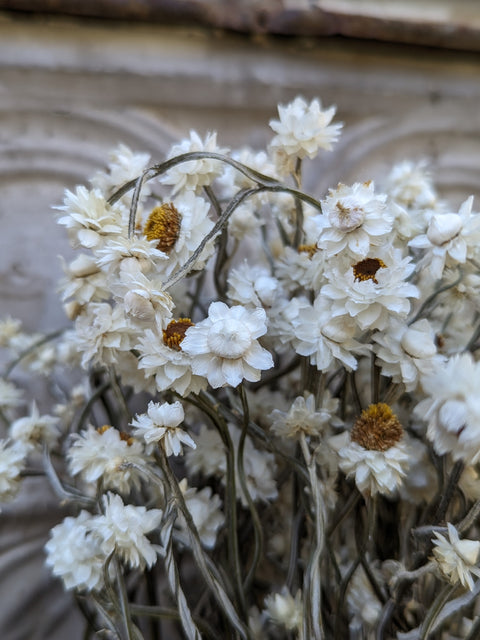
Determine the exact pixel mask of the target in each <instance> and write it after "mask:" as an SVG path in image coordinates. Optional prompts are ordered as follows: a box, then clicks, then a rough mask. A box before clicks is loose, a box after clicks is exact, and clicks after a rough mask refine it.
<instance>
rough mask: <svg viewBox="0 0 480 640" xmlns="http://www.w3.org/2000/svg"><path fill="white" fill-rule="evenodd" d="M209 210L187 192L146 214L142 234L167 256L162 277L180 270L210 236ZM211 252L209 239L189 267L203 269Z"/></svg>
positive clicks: (202, 202)
mask: <svg viewBox="0 0 480 640" xmlns="http://www.w3.org/2000/svg"><path fill="white" fill-rule="evenodd" d="M209 211H210V204H209V203H208V202H207V201H206V200H205V199H204V198H200V197H198V196H196V195H195V194H194V193H193V192H192V191H187V192H185V193H183V194H182V195H180V196H178V197H177V198H175V201H174V202H165V203H163V204H161V205H160V206H158V207H155V208H154V209H153V211H152V212H151V213H150V215H149V217H148V219H147V221H146V222H145V226H144V228H143V234H144V235H145V237H146V238H147V239H148V240H150V241H156V242H157V245H156V246H157V249H159V250H161V251H162V252H163V253H165V254H166V256H167V260H166V261H165V262H164V263H162V265H161V270H162V275H163V276H164V277H167V276H170V275H171V274H172V273H174V272H175V271H177V270H178V269H180V267H182V266H183V265H184V264H185V263H186V262H187V261H188V259H189V258H190V257H191V256H192V254H193V253H194V251H195V250H196V249H197V248H198V246H199V244H200V242H201V241H202V240H203V239H204V237H205V236H206V235H208V233H210V231H211V230H212V228H213V226H214V223H213V220H211V219H210V218H209V216H208V213H209ZM213 252H214V241H213V238H212V240H211V241H210V242H208V243H207V245H206V246H205V248H204V250H203V251H202V253H201V255H200V256H199V257H198V258H197V260H196V261H195V263H194V264H193V265H192V266H191V268H192V269H194V268H195V269H201V268H203V267H204V265H205V263H206V261H207V260H208V258H209V257H210V256H211V255H212V254H213Z"/></svg>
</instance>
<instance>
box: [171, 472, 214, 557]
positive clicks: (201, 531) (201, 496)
mask: <svg viewBox="0 0 480 640" xmlns="http://www.w3.org/2000/svg"><path fill="white" fill-rule="evenodd" d="M179 484H180V489H181V490H182V493H183V497H184V499H185V504H186V506H187V509H188V510H189V511H190V515H191V516H192V519H193V522H194V524H195V526H196V528H197V531H198V535H199V536H200V540H201V541H202V544H203V546H204V547H206V548H207V549H213V548H214V546H215V542H216V540H217V531H218V529H219V528H220V527H221V526H222V525H223V523H224V522H225V516H224V515H223V513H222V511H221V506H222V501H221V500H220V496H218V495H217V494H216V493H214V494H213V495H212V489H211V487H204V488H203V489H201V490H200V491H199V490H198V489H196V488H195V487H189V486H188V481H187V479H186V478H184V479H183V480H181V482H180V483H179ZM177 524H178V525H179V526H180V528H181V531H182V533H181V536H182V538H181V539H182V542H184V544H188V541H189V537H188V534H187V524H186V522H185V518H184V517H183V515H182V514H181V513H180V512H179V513H178V516H177Z"/></svg>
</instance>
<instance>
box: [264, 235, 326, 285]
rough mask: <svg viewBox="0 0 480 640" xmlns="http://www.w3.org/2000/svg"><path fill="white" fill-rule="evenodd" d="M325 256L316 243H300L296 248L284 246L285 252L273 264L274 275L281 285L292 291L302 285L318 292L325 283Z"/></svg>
mask: <svg viewBox="0 0 480 640" xmlns="http://www.w3.org/2000/svg"><path fill="white" fill-rule="evenodd" d="M324 261H325V256H324V254H323V251H320V250H319V249H318V247H317V245H316V244H311V245H300V246H299V247H298V249H294V248H293V247H285V252H284V254H283V255H282V256H281V258H280V259H279V260H278V262H277V263H276V265H275V275H276V276H277V277H278V279H279V281H280V283H281V285H282V287H283V288H284V289H285V290H286V291H288V292H290V293H293V292H295V291H298V288H299V287H303V288H304V289H307V290H309V291H313V292H314V293H318V292H319V291H320V288H321V286H322V285H324V284H325V275H324Z"/></svg>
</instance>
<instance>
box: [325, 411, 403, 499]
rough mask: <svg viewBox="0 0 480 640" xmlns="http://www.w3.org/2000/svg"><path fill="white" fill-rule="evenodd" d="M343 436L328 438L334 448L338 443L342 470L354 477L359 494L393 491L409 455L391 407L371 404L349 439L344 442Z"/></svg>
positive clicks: (400, 480) (358, 420)
mask: <svg viewBox="0 0 480 640" xmlns="http://www.w3.org/2000/svg"><path fill="white" fill-rule="evenodd" d="M346 435H347V434H341V435H340V436H334V437H333V438H331V439H330V440H331V444H332V446H334V447H335V448H338V445H339V444H340V448H339V451H338V455H339V457H340V462H339V465H340V468H341V469H342V471H343V472H344V473H345V474H346V475H347V476H355V483H356V485H357V487H358V489H359V491H361V492H362V493H366V492H368V493H370V494H371V495H375V494H376V493H381V494H383V495H387V496H388V495H391V494H393V493H394V492H395V491H396V490H397V489H398V487H399V486H400V484H401V483H402V481H403V478H404V476H405V475H406V473H407V469H408V465H409V454H408V449H407V446H406V444H405V442H404V441H403V428H402V425H401V424H400V422H399V421H398V418H397V416H396V415H395V414H394V413H393V411H392V410H391V408H390V407H389V406H388V405H387V404H385V403H383V402H380V403H378V404H371V405H370V406H369V407H368V409H365V410H364V411H363V412H362V414H361V416H360V417H359V418H358V419H357V421H356V422H355V424H354V426H353V429H352V431H351V433H350V442H345V440H346ZM342 444H343V446H342Z"/></svg>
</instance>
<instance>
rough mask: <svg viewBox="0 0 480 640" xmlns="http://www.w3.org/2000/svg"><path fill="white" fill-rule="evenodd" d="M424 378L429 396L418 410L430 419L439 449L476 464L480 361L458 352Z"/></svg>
mask: <svg viewBox="0 0 480 640" xmlns="http://www.w3.org/2000/svg"><path fill="white" fill-rule="evenodd" d="M421 381H422V386H423V390H424V392H425V393H426V395H427V397H426V398H425V399H424V400H422V401H421V402H420V403H419V404H418V405H417V406H416V408H415V413H416V415H418V416H419V417H420V418H422V419H423V420H426V421H427V422H428V428H427V438H428V439H429V440H430V441H431V442H432V443H433V446H434V449H435V451H436V452H437V453H438V455H444V454H446V453H450V454H451V455H452V457H453V459H454V460H464V461H465V462H467V463H469V464H474V463H475V462H477V461H478V460H479V459H480V406H479V403H478V389H479V385H480V362H475V361H474V359H473V357H472V355H471V354H470V353H462V354H457V355H454V356H452V357H451V358H450V359H449V360H448V361H447V362H446V363H445V364H443V365H442V366H440V367H438V369H437V370H436V371H434V372H432V373H429V374H427V375H425V376H422V378H421Z"/></svg>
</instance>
